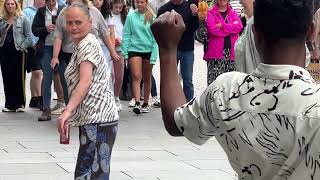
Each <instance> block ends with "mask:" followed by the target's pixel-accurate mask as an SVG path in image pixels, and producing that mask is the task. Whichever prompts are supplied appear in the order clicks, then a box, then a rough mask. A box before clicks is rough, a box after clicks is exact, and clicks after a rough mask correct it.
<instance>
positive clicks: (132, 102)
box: [129, 98, 136, 107]
mask: <svg viewBox="0 0 320 180" xmlns="http://www.w3.org/2000/svg"><path fill="white" fill-rule="evenodd" d="M135 105H136V100H135V99H134V98H132V99H131V101H130V102H129V107H134V106H135Z"/></svg>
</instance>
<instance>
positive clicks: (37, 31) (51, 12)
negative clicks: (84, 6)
mask: <svg viewBox="0 0 320 180" xmlns="http://www.w3.org/2000/svg"><path fill="white" fill-rule="evenodd" d="M63 8H64V6H63V5H58V3H57V2H56V0H46V5H45V6H44V7H41V8H39V9H38V11H37V13H36V15H35V17H34V20H33V23H32V32H33V34H34V35H35V36H36V37H39V40H38V42H37V44H36V51H37V53H40V54H39V57H40V59H41V60H40V61H41V67H42V72H43V79H42V96H43V113H42V115H41V117H39V118H38V120H39V121H49V120H51V109H50V105H51V84H52V79H53V74H54V70H53V69H52V68H51V66H50V62H51V58H52V53H53V39H54V36H53V33H54V30H55V21H56V19H57V17H58V15H59V13H60V11H61V10H62V9H63ZM57 70H59V68H58V69H57Z"/></svg>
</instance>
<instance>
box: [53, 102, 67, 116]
mask: <svg viewBox="0 0 320 180" xmlns="http://www.w3.org/2000/svg"><path fill="white" fill-rule="evenodd" d="M65 108H66V105H65V104H64V103H57V104H56V105H55V106H54V107H53V108H52V109H51V114H52V115H61V114H62V112H63V111H64V109H65Z"/></svg>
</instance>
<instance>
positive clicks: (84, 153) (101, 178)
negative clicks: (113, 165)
mask: <svg viewBox="0 0 320 180" xmlns="http://www.w3.org/2000/svg"><path fill="white" fill-rule="evenodd" d="M117 131H118V122H113V123H105V124H88V125H84V126H80V127H79V138H80V148H79V153H78V159H77V165H76V170H75V173H74V179H75V180H88V179H90V180H109V174H110V159H111V152H112V148H113V144H114V141H115V139H116V134H117Z"/></svg>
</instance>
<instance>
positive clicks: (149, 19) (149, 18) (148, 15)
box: [144, 0, 156, 24]
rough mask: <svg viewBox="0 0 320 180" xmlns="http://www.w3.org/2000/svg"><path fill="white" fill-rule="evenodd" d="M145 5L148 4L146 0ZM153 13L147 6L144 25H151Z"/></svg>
mask: <svg viewBox="0 0 320 180" xmlns="http://www.w3.org/2000/svg"><path fill="white" fill-rule="evenodd" d="M146 1H147V3H148V0H146ZM155 16H156V15H155V13H154V12H153V10H152V9H151V8H150V6H149V5H147V11H146V13H145V14H144V24H147V23H148V22H149V23H150V24H152V23H153V18H154V17H155Z"/></svg>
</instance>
